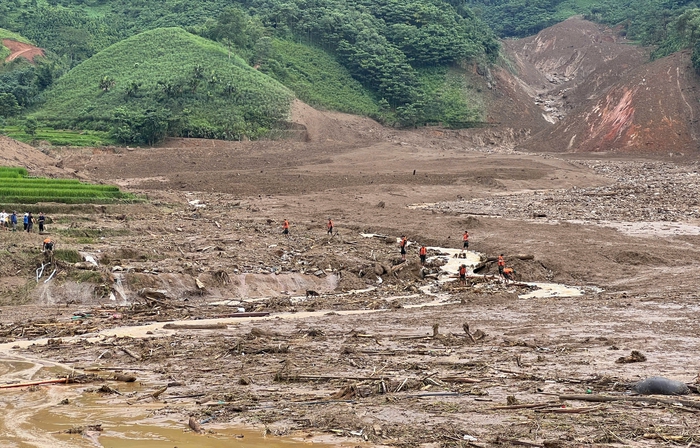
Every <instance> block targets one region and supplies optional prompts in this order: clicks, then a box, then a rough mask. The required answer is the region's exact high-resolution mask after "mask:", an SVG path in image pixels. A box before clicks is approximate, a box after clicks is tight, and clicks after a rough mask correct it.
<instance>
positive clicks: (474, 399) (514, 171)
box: [0, 118, 700, 447]
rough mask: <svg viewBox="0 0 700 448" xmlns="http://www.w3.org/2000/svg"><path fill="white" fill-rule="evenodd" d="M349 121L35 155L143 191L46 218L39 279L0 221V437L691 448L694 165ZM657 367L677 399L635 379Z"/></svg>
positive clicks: (7, 442)
mask: <svg viewBox="0 0 700 448" xmlns="http://www.w3.org/2000/svg"><path fill="white" fill-rule="evenodd" d="M346 120H349V119H348V118H346ZM365 124H366V122H364V121H362V122H358V123H353V124H352V126H354V128H361V127H362V126H364V125H365ZM348 126H350V124H348ZM372 129H374V128H372ZM363 132H364V134H363V135H362V136H360V137H357V138H356V139H346V140H344V142H343V143H337V142H327V141H323V142H318V141H317V142H310V143H288V144H287V143H284V144H282V143H264V142H257V143H255V142H247V143H246V142H243V143H218V142H200V141H190V140H182V141H170V142H168V143H167V144H166V145H165V147H162V148H155V149H135V150H126V149H104V150H70V151H68V150H66V151H58V150H53V152H52V156H53V157H55V158H60V159H61V161H62V163H63V166H64V167H65V169H70V170H78V173H79V174H81V175H83V176H84V177H86V178H88V179H89V178H93V179H100V180H103V181H105V182H108V183H112V184H118V185H120V186H122V187H123V188H125V189H126V190H127V191H129V192H133V193H137V194H140V195H144V196H145V197H147V198H148V202H146V203H139V204H133V205H108V206H92V205H91V206H53V207H52V208H50V209H47V210H45V211H46V212H47V215H48V216H49V217H50V218H51V222H50V223H49V224H48V225H47V229H48V230H47V231H48V232H49V234H50V235H51V236H52V238H53V239H54V240H55V241H56V244H57V246H56V252H58V250H64V251H66V252H64V253H63V255H62V258H61V257H58V258H57V259H56V260H55V269H56V272H55V273H54V276H53V278H51V279H50V280H49V275H50V274H51V273H52V272H53V269H52V267H53V265H52V266H47V267H45V271H46V272H41V273H40V274H41V275H39V273H38V272H37V267H40V266H41V265H42V254H41V252H40V250H39V247H40V245H41V241H42V240H43V238H44V235H38V234H27V233H24V232H15V233H13V232H0V241H2V243H3V247H5V248H7V249H6V252H4V253H3V254H2V257H3V263H2V265H1V267H0V270H1V271H0V291H1V292H2V300H3V305H4V306H3V308H2V312H1V313H0V322H1V324H0V342H2V350H3V355H2V357H3V362H2V363H1V364H0V366H2V370H0V372H2V378H3V383H4V384H5V385H15V386H18V387H14V388H5V386H2V387H3V389H4V390H0V394H2V395H3V399H2V400H0V401H1V402H2V403H3V404H2V409H3V410H4V412H5V414H6V415H9V416H14V419H12V420H10V419H5V421H4V423H3V425H2V431H1V432H0V441H2V445H3V446H49V445H52V446H71V447H73V446H86V447H87V446H95V444H98V445H100V444H104V446H122V445H118V444H115V443H113V441H114V440H122V441H126V442H128V441H129V440H130V439H129V437H136V438H138V437H141V438H143V439H144V440H148V437H155V436H153V434H156V432H157V431H155V430H154V429H153V428H155V427H159V426H160V427H161V428H165V427H166V426H167V429H168V431H171V432H172V433H179V434H180V435H183V436H186V437H188V439H187V440H188V441H189V442H181V445H182V446H195V445H197V446H200V445H201V446H219V445H205V443H210V441H211V440H231V439H226V437H229V435H231V434H233V433H232V432H231V431H232V429H231V428H234V429H235V428H242V427H245V428H248V429H252V430H254V431H255V432H256V433H258V434H262V433H264V434H265V435H266V439H265V440H267V443H270V444H271V443H274V441H275V440H278V439H277V437H291V438H296V439H297V440H302V439H311V440H315V441H323V442H325V443H328V444H329V445H336V446H337V445H340V444H344V446H448V447H449V446H455V447H456V446H493V445H499V446H533V447H542V446H546V447H554V446H584V445H585V446H607V445H610V446H623V445H625V446H642V445H644V446H647V445H650V444H659V445H662V444H663V445H678V446H680V445H683V446H693V445H697V444H699V443H700V428H699V427H698V421H700V420H699V419H698V418H697V415H696V414H697V412H699V411H700V400H699V399H698V398H697V387H696V380H697V374H698V371H699V366H698V363H697V359H700V336H699V335H700V328H698V327H699V325H698V321H697V319H696V318H695V317H696V316H697V314H698V311H699V308H700V306H699V305H698V293H697V286H698V281H697V275H695V272H698V268H699V266H698V262H697V260H698V259H699V257H698V249H699V248H700V236H699V235H698V232H697V229H698V228H697V224H698V218H699V216H698V213H699V208H700V206H699V205H698V202H697V197H698V190H697V189H698V187H697V184H696V182H695V179H696V176H697V165H695V164H674V163H670V162H668V161H666V162H661V161H655V160H621V159H620V158H618V159H616V160H591V159H588V160H565V159H562V158H557V157H553V156H551V155H547V156H540V155H533V154H526V153H518V152H515V151H510V150H509V151H503V152H500V151H498V150H494V149H491V150H489V151H483V150H471V149H469V148H466V147H465V146H464V145H463V143H462V142H460V141H459V140H457V139H455V140H451V141H442V142H438V143H439V144H435V138H434V137H432V136H426V134H424V133H420V132H403V133H402V132H398V131H393V130H392V131H388V130H381V129H379V128H377V129H375V132H374V135H373V136H372V137H371V138H370V137H367V135H369V131H367V130H366V129H365V131H363ZM183 148H187V151H183V150H182V149H183ZM162 160H168V164H167V166H164V165H165V164H163V163H161V162H160V161H162ZM397 161H400V163H397ZM328 218H332V219H333V221H334V224H335V226H334V233H333V234H332V235H330V234H328V233H327V230H326V222H327V220H328ZM284 219H288V220H289V221H290V224H291V225H290V233H289V235H288V236H285V235H283V234H282V222H283V220H284ZM465 230H468V231H469V234H470V246H469V251H467V252H462V251H461V250H460V249H461V248H462V234H463V232H464V231H465ZM402 235H405V236H406V237H407V240H408V241H409V244H408V248H407V257H406V258H407V259H406V261H405V262H402V260H401V256H400V252H399V247H398V244H397V241H398V239H399V238H400V237H401V236H402ZM421 245H425V246H426V247H427V248H428V254H427V261H426V265H425V266H421V264H420V262H419V258H418V249H419V247H420V246H421ZM66 253H77V254H78V260H71V259H70V257H68V256H67V255H66ZM500 254H503V256H504V259H505V263H506V266H508V267H511V268H514V269H515V272H516V274H515V279H514V281H512V282H508V283H506V282H504V281H503V280H502V279H501V278H500V277H499V275H498V268H497V262H496V260H497V257H498V255H500ZM462 257H463V258H462ZM81 259H82V260H83V261H79V260H81ZM461 264H466V265H467V266H468V268H469V269H468V275H467V278H466V280H465V281H464V282H461V281H459V279H457V278H456V273H457V270H458V269H459V266H460V265H461ZM49 271H51V272H49ZM66 376H68V380H65V378H66ZM653 376H662V377H666V378H669V379H672V380H678V381H681V382H683V383H687V384H688V385H689V391H690V394H689V395H686V396H682V397H678V396H665V395H653V396H640V395H632V394H631V388H632V386H633V385H634V384H635V383H636V382H638V381H640V380H643V379H646V378H649V377H653ZM134 379H135V381H133V382H130V381H129V380H134ZM51 380H55V381H54V383H47V384H42V385H29V383H34V382H42V381H51ZM56 380H60V383H56ZM66 382H69V383H70V384H62V383H66ZM37 394H39V395H37ZM94 402H97V403H98V404H99V406H98V408H96V410H94V412H92V411H91V412H89V413H81V412H79V411H80V410H81V409H83V408H84V407H85V406H88V404H89V403H94ZM22 403H43V404H42V405H41V406H39V405H38V404H37V407H36V408H32V409H34V411H31V410H28V409H27V408H26V407H24V408H23V407H22ZM146 411H147V412H146ZM32 412H34V413H33V414H32ZM117 416H118V418H117ZM38 419H40V420H43V421H44V422H50V424H49V423H46V425H44V426H42V425H38V426H37V424H36V421H37V420H38ZM135 422H138V424H136V423H135ZM130 425H132V426H130ZM120 428H121V429H120ZM125 428H130V429H128V431H131V433H128V431H127V430H126V429H125ZM139 428H141V429H139ZM144 428H145V429H144ZM120 431H121V432H120ZM125 431H126V432H125ZM241 431H242V430H241ZM234 432H235V431H234ZM129 434H131V435H129ZM149 434H150V436H149ZM237 434H238V436H237V437H238V438H237V439H234V440H239V441H240V440H243V441H245V440H246V437H247V438H250V437H252V436H250V435H248V436H244V435H243V433H242V432H239V433H237ZM246 434H249V433H246ZM230 437H232V438H234V436H232V435H231V436H230ZM240 437H243V438H242V439H241V438H240ZM168 440H171V439H168ZM173 440H174V439H173ZM197 440H201V444H200V442H197ZM21 441H25V442H21ZM26 441H29V442H26ZM126 442H124V443H126ZM23 443H28V444H29V445H24V444H23ZM151 443H153V444H152V445H147V446H160V445H156V444H155V443H156V442H155V441H152V442H151ZM211 443H214V442H211ZM222 443H223V442H222ZM227 443H233V445H231V444H229V445H221V446H236V445H235V443H239V442H227ZM240 443H244V442H240ZM187 444H189V445H187ZM172 445H173V444H172V443H171V444H170V445H167V446H172ZM123 446H129V445H128V444H126V445H123ZM163 446H166V445H163ZM241 446H243V445H241Z"/></svg>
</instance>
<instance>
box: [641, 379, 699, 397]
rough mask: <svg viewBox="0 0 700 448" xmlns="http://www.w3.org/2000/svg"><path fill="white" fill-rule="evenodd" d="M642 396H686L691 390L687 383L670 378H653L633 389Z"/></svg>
mask: <svg viewBox="0 0 700 448" xmlns="http://www.w3.org/2000/svg"><path fill="white" fill-rule="evenodd" d="M632 390H633V391H634V392H636V393H638V394H640V395H686V394H688V393H690V389H688V386H687V385H686V384H685V383H682V382H680V381H676V380H670V379H668V378H664V377H660V376H653V377H651V378H647V379H645V380H644V381H640V382H638V383H637V384H635V385H634V386H633V387H632Z"/></svg>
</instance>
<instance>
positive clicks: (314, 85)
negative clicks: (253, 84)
mask: <svg viewBox="0 0 700 448" xmlns="http://www.w3.org/2000/svg"><path fill="white" fill-rule="evenodd" d="M267 43H269V49H268V50H267V51H265V52H264V53H265V54H264V55H263V56H261V57H260V59H259V65H260V67H259V70H260V71H261V72H263V73H266V74H268V75H270V76H272V77H273V78H275V79H277V80H278V81H279V82H281V83H282V84H284V85H285V86H287V87H289V88H290V89H292V90H293V91H294V92H295V93H296V95H297V96H298V97H299V99H301V100H302V101H304V102H306V103H308V104H310V105H312V106H316V107H321V108H328V109H333V110H338V111H341V112H348V113H354V114H360V115H369V116H376V115H377V114H378V113H379V107H378V105H377V101H376V100H375V98H374V97H373V95H372V94H371V92H370V91H369V90H368V89H367V88H365V87H364V86H363V85H362V84H360V83H359V82H358V81H357V80H355V79H354V78H353V77H352V76H350V73H349V72H348V71H347V69H346V68H345V67H343V66H342V65H340V64H339V63H338V61H336V60H335V59H334V58H333V57H332V56H330V55H329V54H328V53H326V52H325V51H323V50H321V49H320V48H316V47H313V46H310V45H303V44H299V43H294V42H291V41H289V40H281V39H269V42H267Z"/></svg>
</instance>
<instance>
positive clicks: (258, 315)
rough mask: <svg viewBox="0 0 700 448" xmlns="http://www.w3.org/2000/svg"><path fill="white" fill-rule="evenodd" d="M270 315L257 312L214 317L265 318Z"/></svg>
mask: <svg viewBox="0 0 700 448" xmlns="http://www.w3.org/2000/svg"><path fill="white" fill-rule="evenodd" d="M269 315H270V313H268V312H258V313H254V312H251V313H230V314H219V315H216V316H214V317H218V318H226V317H265V316H269Z"/></svg>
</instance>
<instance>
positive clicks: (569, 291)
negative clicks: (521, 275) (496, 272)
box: [518, 282, 584, 299]
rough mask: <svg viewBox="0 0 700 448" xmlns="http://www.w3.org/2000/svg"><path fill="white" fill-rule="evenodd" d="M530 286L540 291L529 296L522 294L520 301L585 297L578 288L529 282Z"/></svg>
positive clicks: (528, 294) (530, 293)
mask: <svg viewBox="0 0 700 448" xmlns="http://www.w3.org/2000/svg"><path fill="white" fill-rule="evenodd" d="M525 284H526V285H529V286H534V287H536V288H538V289H536V290H534V291H532V292H529V293H527V294H520V295H519V296H518V298H519V299H536V298H539V299H541V298H547V297H578V296H582V295H584V292H583V289H582V288H579V287H577V286H566V285H560V284H558V283H541V282H527V283H525Z"/></svg>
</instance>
